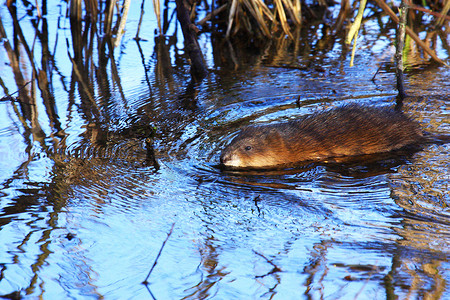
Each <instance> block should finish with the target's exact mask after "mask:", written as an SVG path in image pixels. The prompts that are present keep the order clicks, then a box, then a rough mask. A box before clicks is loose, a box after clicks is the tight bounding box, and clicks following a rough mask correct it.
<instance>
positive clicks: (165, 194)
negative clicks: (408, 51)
mask: <svg viewBox="0 0 450 300" xmlns="http://www.w3.org/2000/svg"><path fill="white" fill-rule="evenodd" d="M151 9H152V8H151V7H148V8H146V18H145V21H144V22H145V23H144V24H143V26H142V28H145V30H143V29H141V37H143V38H145V39H147V41H142V42H140V43H139V44H138V43H136V42H135V41H134V40H133V39H132V38H133V37H134V35H135V32H136V28H137V22H138V20H139V7H133V6H132V7H131V10H130V16H129V19H128V20H127V27H126V28H127V31H126V33H125V35H124V37H123V40H122V41H121V44H120V46H119V47H118V48H116V49H114V50H113V52H111V55H113V56H109V55H110V54H108V55H105V56H103V55H102V54H100V53H99V52H98V51H99V50H98V48H96V47H97V45H98V44H100V43H99V41H98V40H96V39H94V42H93V44H92V45H93V46H95V47H94V49H97V50H94V51H93V52H92V53H91V55H90V56H88V55H87V54H88V52H83V53H85V54H86V56H85V57H84V60H83V62H84V64H83V66H88V68H87V69H85V70H84V73H83V72H81V73H78V75H77V73H76V72H78V71H74V70H75V68H74V67H73V66H74V65H73V64H72V62H71V61H70V59H69V56H68V52H69V53H70V55H71V56H73V52H74V50H73V47H72V34H71V31H70V22H69V20H68V19H66V18H65V10H66V7H65V6H64V4H61V6H57V5H53V6H50V5H49V8H48V15H47V18H46V21H47V22H48V30H49V33H48V39H44V38H43V37H42V36H39V38H38V39H37V41H36V43H35V44H34V48H33V51H32V53H33V55H34V59H33V63H30V60H29V57H28V56H27V55H26V54H25V53H26V51H25V50H24V47H23V45H24V44H23V41H22V42H21V43H18V45H19V46H18V49H19V50H20V57H21V59H20V60H19V69H20V74H21V75H22V76H23V78H24V80H21V79H20V76H18V73H14V65H13V64H12V62H11V58H10V56H9V55H11V53H12V52H8V48H7V44H6V43H5V42H6V40H3V42H2V47H1V48H0V59H1V61H0V62H1V63H0V77H1V79H2V89H1V90H2V92H1V96H2V97H3V96H4V95H6V94H11V93H13V92H15V91H16V90H18V89H19V87H21V84H20V83H21V82H26V81H28V80H30V79H31V74H32V73H31V68H32V67H35V68H36V69H37V70H38V71H39V72H44V71H42V70H45V72H47V73H46V75H41V76H44V77H45V76H46V78H47V79H48V81H49V82H50V84H49V85H48V86H47V88H45V87H43V86H38V85H37V84H34V85H27V86H26V88H25V89H24V90H22V92H21V93H22V94H19V95H17V94H16V95H14V96H15V97H17V99H16V100H14V101H11V100H10V99H7V98H5V99H3V100H2V101H1V102H0V107H1V108H0V114H1V117H0V141H1V143H0V157H1V159H0V170H1V172H0V183H1V188H0V189H1V190H0V240H1V241H2V243H0V270H1V271H0V295H6V294H10V293H13V292H20V294H21V296H23V297H25V298H30V299H34V298H38V297H42V298H44V299H63V298H72V299H85V298H86V299H89V298H94V299H96V298H106V299H117V298H119V299H124V298H133V299H147V298H149V299H151V298H152V297H153V298H156V299H180V298H186V299H210V298H216V299H248V298H263V299H266V298H270V299H299V298H305V299H321V298H328V299H355V298H356V299H385V298H391V297H399V298H400V299H404V298H410V299H415V298H424V297H429V298H433V299H447V298H449V297H450V289H449V284H448V281H449V279H450V265H449V262H448V256H449V249H450V248H449V246H450V232H449V229H450V227H449V226H450V211H449V208H448V207H449V203H450V197H449V193H448V191H449V186H448V184H449V179H450V178H449V177H450V173H449V169H450V168H449V167H450V165H449V161H448V157H449V146H448V145H429V146H426V147H425V148H424V149H423V151H419V152H416V153H410V154H408V155H406V154H399V155H397V156H395V155H393V156H388V157H385V158H383V159H381V160H379V161H375V162H373V163H369V162H366V163H356V164H352V165H342V164H336V165H326V164H310V165H306V166H304V168H302V169H296V170H283V171H280V170H278V171H267V172H226V171H221V170H220V169H217V168H216V167H215V165H216V164H217V163H218V156H219V153H220V149H222V148H223V147H224V145H226V144H227V143H228V142H229V141H230V140H231V139H232V138H233V136H234V135H235V134H236V133H237V131H238V130H239V128H240V127H242V126H245V125H247V124H262V123H269V122H274V121H282V120H287V119H290V118H294V117H296V116H300V115H304V114H308V113H311V112H314V111H317V110H320V109H324V108H329V107H335V106H337V105H341V104H344V103H349V102H358V103H361V104H367V105H376V106H382V105H387V106H392V103H393V99H394V97H395V95H396V91H395V87H394V73H393V72H394V70H393V69H392V67H391V66H392V64H391V63H390V62H389V57H390V56H389V53H390V52H389V51H390V39H388V38H386V36H382V37H379V36H377V33H376V31H375V30H374V28H376V26H377V23H376V22H374V21H371V22H368V23H367V24H366V29H368V31H367V33H366V35H364V38H363V39H362V40H361V46H360V48H359V50H358V52H357V53H358V56H357V58H356V61H355V62H356V64H357V65H356V66H355V67H353V68H350V67H349V66H348V65H349V53H348V50H346V49H345V46H343V43H342V38H343V37H342V36H340V35H336V36H334V38H335V41H328V42H326V43H325V42H324V43H325V44H321V43H320V42H323V40H322V39H321V36H319V37H318V36H316V35H315V34H314V32H316V28H312V29H311V31H307V34H305V37H304V39H302V42H301V43H300V45H301V47H300V48H296V47H295V45H292V44H289V43H287V45H286V46H283V45H281V44H272V45H269V46H267V48H265V49H264V51H260V52H261V53H259V54H255V53H252V54H249V53H248V51H247V52H246V51H244V50H243V49H241V48H239V47H236V48H235V49H234V54H235V55H236V56H237V58H238V59H237V60H235V62H237V65H236V64H231V63H230V62H231V60H228V59H227V58H229V57H230V56H229V55H230V52H227V51H230V50H229V48H227V47H228V46H227V47H224V46H223V45H221V44H220V43H219V44H217V45H216V44H211V43H210V41H209V36H207V35H201V39H200V42H201V45H202V46H203V47H205V53H206V54H205V56H206V58H207V63H208V65H209V67H210V72H209V75H208V76H207V78H205V80H203V81H202V82H201V83H191V82H190V78H189V66H188V64H187V60H186V57H185V56H184V54H183V51H182V48H183V43H182V39H181V38H180V37H179V36H177V35H174V36H172V37H171V39H170V41H169V38H167V39H166V40H165V43H164V44H162V43H161V40H160V39H155V38H154V32H153V29H154V28H156V22H155V20H154V17H153V16H152V14H151V13H150V12H151ZM18 12H19V13H18V14H19V16H20V17H22V19H21V22H20V25H21V26H22V27H23V28H22V29H23V30H24V32H25V33H26V34H25V37H26V40H27V43H30V44H31V43H32V41H33V38H34V33H36V32H39V33H41V32H44V29H43V28H44V27H43V26H44V23H39V24H40V25H39V26H38V28H37V29H36V27H33V26H32V24H33V23H31V21H32V20H35V19H34V18H33V17H30V16H24V14H25V11H24V8H23V7H20V5H19V8H18ZM0 13H1V20H2V23H3V26H4V28H5V30H6V33H7V36H8V41H9V42H10V45H13V46H14V45H15V44H13V43H12V42H13V36H14V35H13V30H12V23H13V22H12V19H11V15H10V14H9V12H8V10H7V9H6V7H1V8H0ZM58 21H59V24H60V27H59V29H58V28H57V26H56V24H57V22H58ZM41 22H44V21H43V20H41ZM148 28H151V30H150V29H148ZM171 30H172V31H171ZM173 30H174V26H173V24H172V27H171V29H170V30H169V34H168V35H170V34H172V33H173ZM56 33H58V35H56ZM390 37H392V36H390ZM66 39H67V40H68V41H69V48H67V45H66ZM308 39H309V41H312V43H311V45H312V46H311V48H310V50H309V48H308V49H306V48H305V45H307V42H306V41H308ZM447 40H448V36H447ZM169 44H170V45H169ZM224 45H226V43H225V44H224ZM175 46H176V47H175ZM30 49H31V47H30ZM43 49H50V50H49V51H50V53H51V54H52V56H51V57H49V56H46V53H47V52H46V51H45V50H43ZM108 49H109V48H108ZM164 49H165V50H164ZM296 49H297V50H298V49H301V50H302V51H297V52H296V51H295V50H296ZM437 49H438V50H439V51H438V53H439V54H440V56H441V57H448V53H447V52H446V51H445V50H444V49H443V47H442V46H440V45H438V48H437ZM106 53H109V50H107V51H106ZM111 57H113V58H111ZM412 62H413V63H412V65H413V67H411V69H409V70H408V71H407V76H406V85H407V87H408V93H409V94H411V95H413V96H415V98H412V99H410V100H408V101H409V102H408V103H406V104H405V108H404V110H405V112H406V113H407V114H408V115H411V116H412V117H413V118H415V119H417V120H418V121H420V122H421V124H422V125H423V127H424V129H425V130H427V131H429V132H433V133H444V134H449V132H450V127H449V122H448V120H449V118H448V116H449V110H448V100H449V95H450V89H449V83H448V78H449V76H450V71H449V70H448V69H446V68H445V67H436V66H434V65H432V64H428V63H426V62H425V61H424V60H423V59H420V57H416V58H414V59H413V60H412ZM379 66H382V68H381V71H380V73H379V74H378V75H377V76H376V78H375V81H372V80H371V79H372V77H373V75H374V74H375V72H376V71H377V69H378V67H379ZM78 67H81V66H80V65H79V66H78ZM42 74H44V73H42ZM80 74H81V75H80ZM79 76H81V77H79ZM34 82H36V81H34ZM33 91H35V92H33ZM34 95H36V96H34ZM27 101H28V102H27ZM52 101H53V102H52ZM26 103H30V104H26ZM52 103H54V104H52ZM298 104H300V105H298ZM148 137H153V138H152V140H153V149H154V153H155V159H156V161H157V163H155V162H154V161H153V159H152V157H151V155H150V156H149V154H148V152H147V146H146V142H145V139H146V138H148ZM172 224H175V225H174V230H173V233H172V234H171V236H170V237H169V239H168V241H167V243H166V245H165V247H164V249H163V251H162V253H161V256H160V257H159V258H158V262H157V265H156V267H155V269H154V270H153V272H152V274H151V276H150V278H149V280H148V281H149V285H148V286H145V285H143V284H141V282H142V281H143V280H144V279H145V276H146V275H147V273H148V272H149V270H150V268H151V266H152V264H153V262H154V260H155V258H156V256H157V254H158V252H159V250H160V248H161V245H162V243H163V241H164V240H165V239H166V237H167V233H168V232H169V230H170V228H171V226H172Z"/></svg>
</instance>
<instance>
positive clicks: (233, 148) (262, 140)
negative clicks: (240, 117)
mask: <svg viewBox="0 0 450 300" xmlns="http://www.w3.org/2000/svg"><path fill="white" fill-rule="evenodd" d="M283 146H284V143H282V141H281V138H280V136H279V132H278V131H277V130H274V129H272V128H271V127H269V126H259V127H256V126H255V127H247V128H245V129H244V130H242V131H241V132H240V133H239V134H238V135H237V136H236V137H235V138H234V139H233V140H232V141H231V143H230V144H229V145H228V146H227V147H225V149H223V151H222V153H221V155H220V162H221V164H222V165H224V166H225V167H231V168H264V167H269V166H275V165H278V164H282V163H283V161H284V160H283V157H280V155H278V154H279V153H280V151H281V147H283Z"/></svg>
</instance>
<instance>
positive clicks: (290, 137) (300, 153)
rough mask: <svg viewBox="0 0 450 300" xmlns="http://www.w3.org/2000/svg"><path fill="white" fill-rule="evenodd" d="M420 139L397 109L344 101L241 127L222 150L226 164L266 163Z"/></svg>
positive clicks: (412, 123) (387, 146) (364, 151)
mask: <svg viewBox="0 0 450 300" xmlns="http://www.w3.org/2000/svg"><path fill="white" fill-rule="evenodd" d="M424 141H425V138H424V136H423V132H422V130H421V129H420V126H419V124H418V123H417V122H415V121H413V120H411V119H410V118H408V117H407V116H405V115H404V114H403V113H401V112H398V111H395V110H392V109H388V108H377V107H364V106H360V105H355V104H353V105H346V106H342V107H339V108H335V109H332V110H328V111H324V112H319V113H315V114H312V115H310V116H306V117H302V118H300V119H297V120H292V121H289V122H286V123H277V124H270V125H263V126H250V127H247V128H245V129H243V130H242V131H241V132H240V133H239V134H238V135H237V136H236V137H235V138H234V139H233V140H232V141H231V143H230V144H229V145H228V146H227V147H226V148H225V149H224V150H223V151H222V154H221V156H220V161H221V163H222V164H223V165H225V166H227V167H238V168H242V167H252V168H269V167H274V166H279V165H287V164H295V163H298V162H302V161H308V160H323V159H326V158H331V157H342V156H355V155H363V154H372V153H381V152H388V151H392V150H396V149H400V148H403V147H405V146H408V145H414V144H420V143H422V142H424Z"/></svg>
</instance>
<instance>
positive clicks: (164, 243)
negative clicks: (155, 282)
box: [142, 222, 175, 285]
mask: <svg viewBox="0 0 450 300" xmlns="http://www.w3.org/2000/svg"><path fill="white" fill-rule="evenodd" d="M173 227H175V222H174V223H173V224H172V227H171V228H170V231H169V233H168V234H167V237H166V239H165V240H164V242H163V243H162V245H161V249H159V252H158V255H156V258H155V262H154V263H153V266H152V268H151V269H150V271H149V272H148V274H147V277H145V280H144V281H142V283H143V284H145V285H147V284H148V281H147V280H148V278H149V277H150V275H151V274H152V272H153V269H154V268H155V267H156V264H157V263H158V259H159V257H160V256H161V252H162V250H163V249H164V246H165V245H166V242H167V240H168V239H169V238H170V236H171V235H172V232H173Z"/></svg>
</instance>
